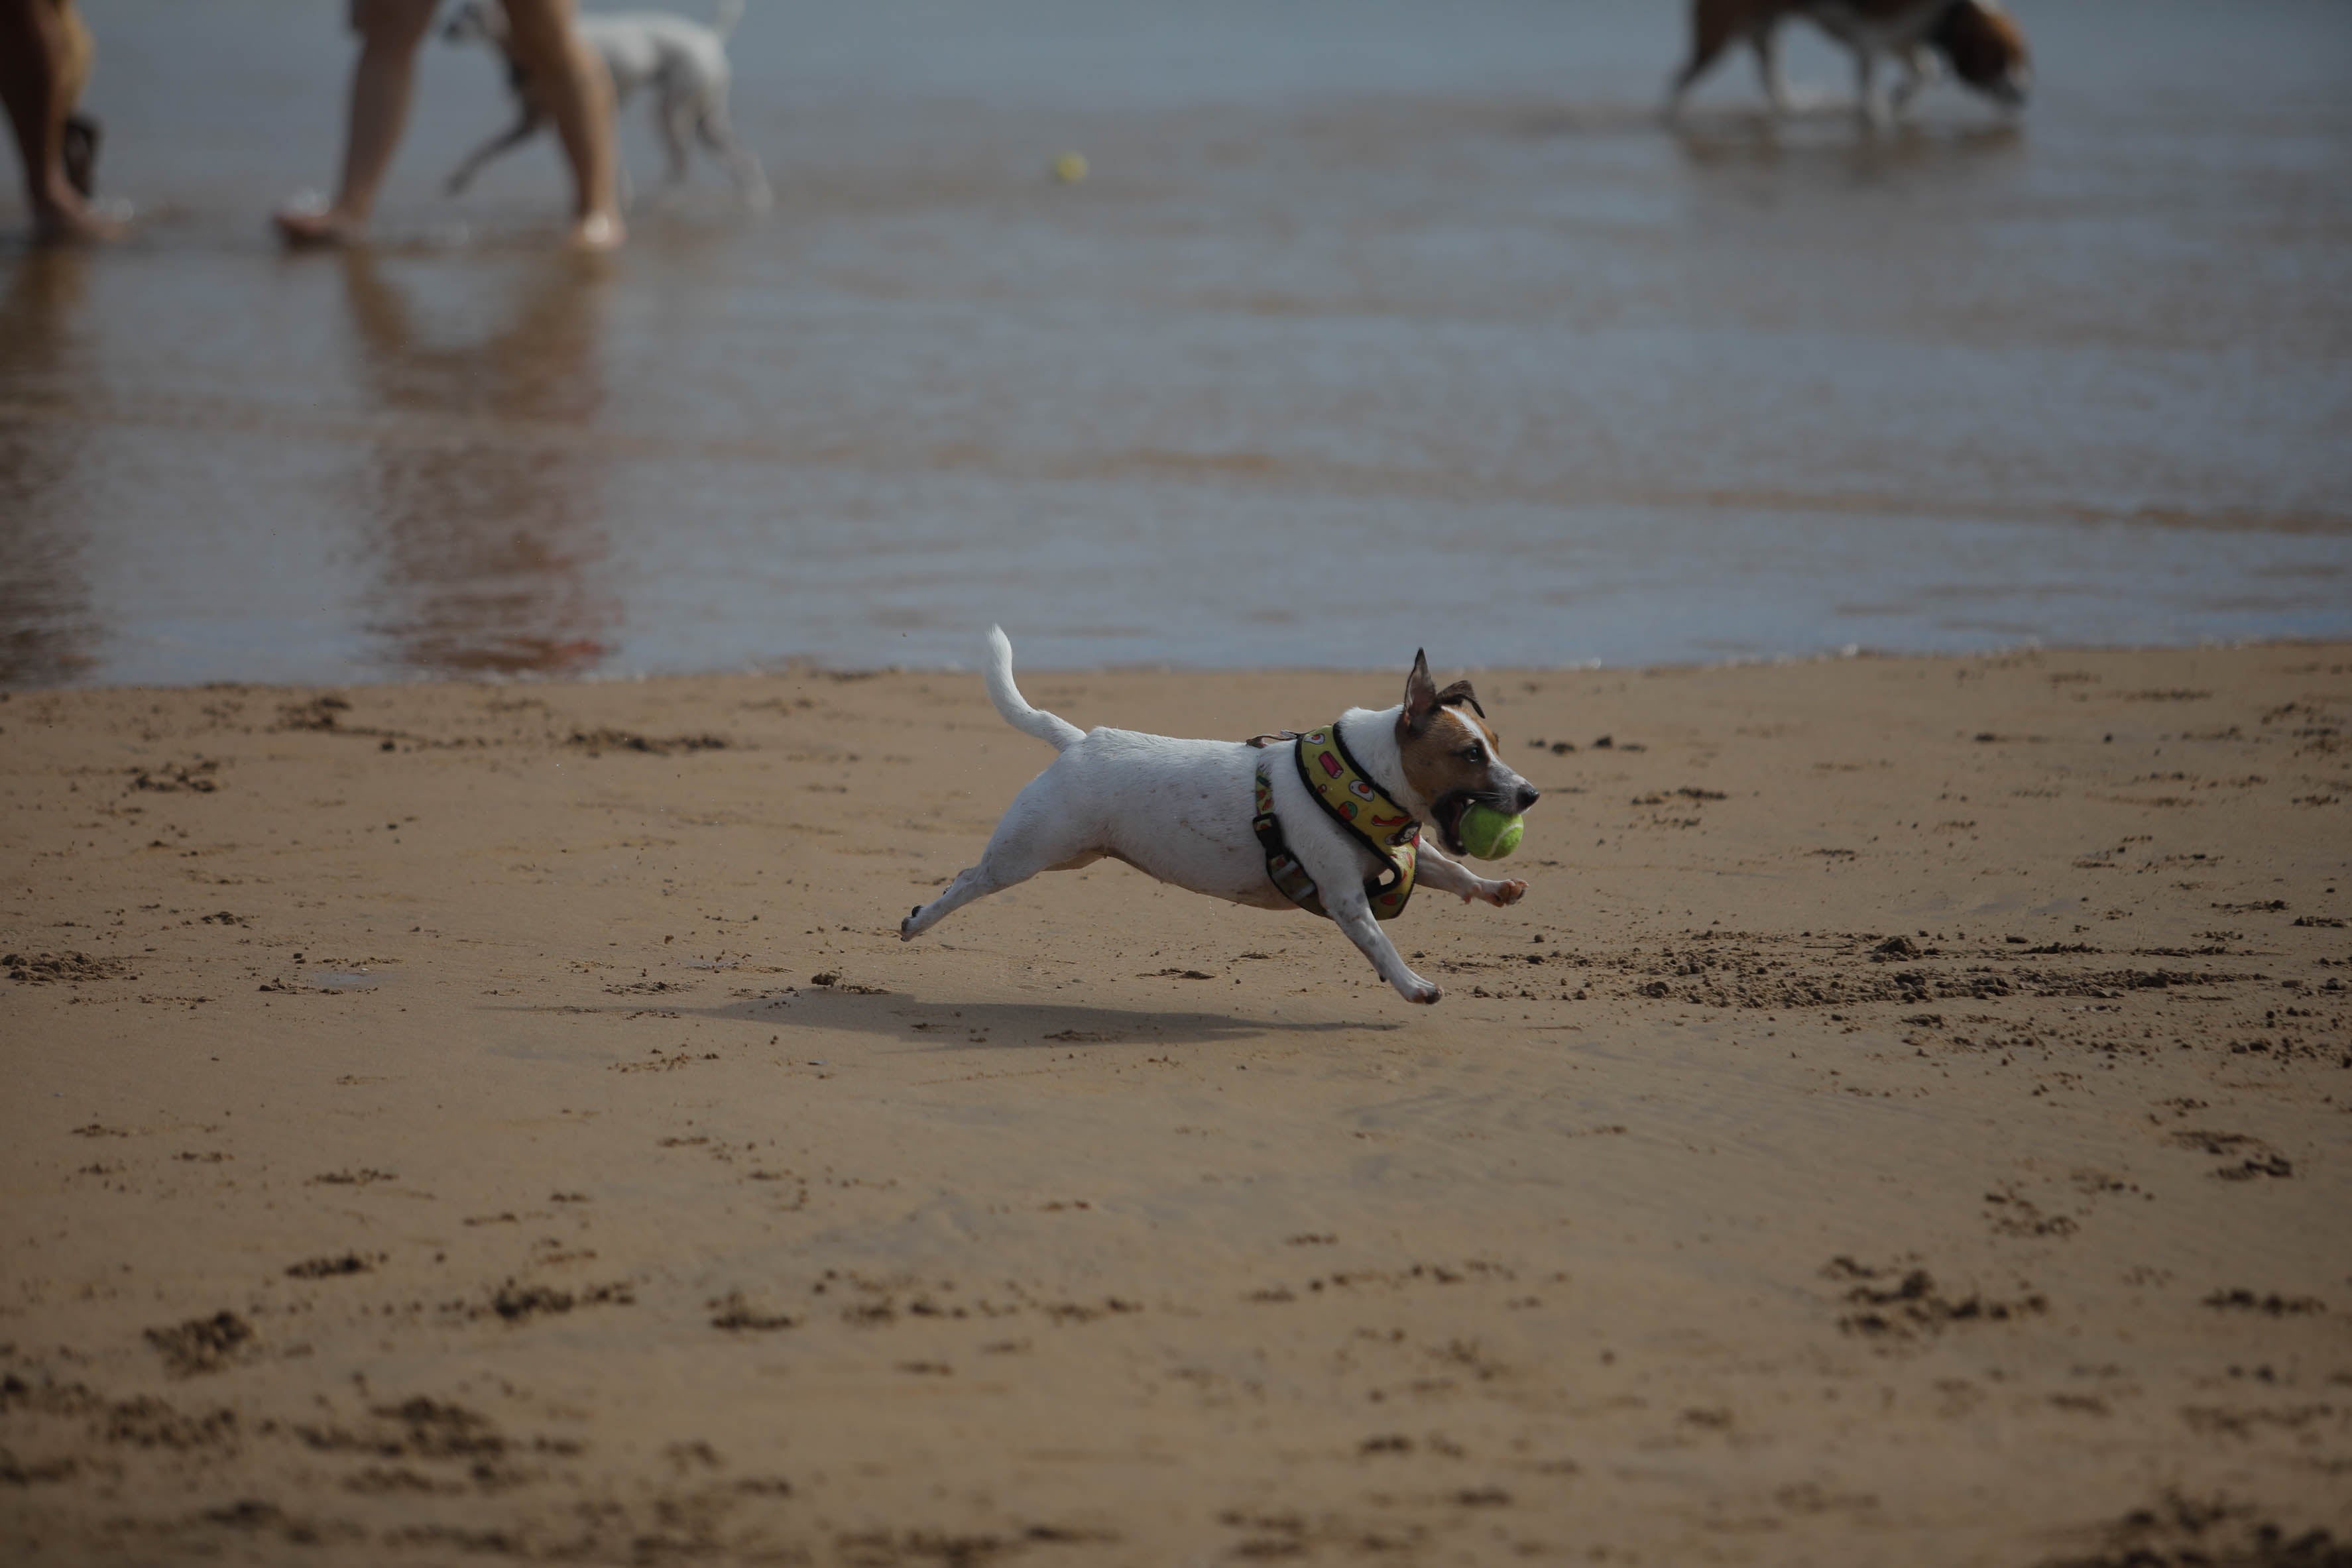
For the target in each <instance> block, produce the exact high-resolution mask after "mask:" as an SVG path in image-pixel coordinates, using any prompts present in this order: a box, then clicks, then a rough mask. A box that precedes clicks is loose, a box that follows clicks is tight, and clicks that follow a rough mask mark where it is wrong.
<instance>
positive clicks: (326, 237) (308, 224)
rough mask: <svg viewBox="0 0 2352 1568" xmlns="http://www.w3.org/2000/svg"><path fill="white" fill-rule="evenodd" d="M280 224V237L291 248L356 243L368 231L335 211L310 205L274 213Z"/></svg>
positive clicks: (301, 248) (326, 247)
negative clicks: (317, 208) (316, 208)
mask: <svg viewBox="0 0 2352 1568" xmlns="http://www.w3.org/2000/svg"><path fill="white" fill-rule="evenodd" d="M271 221H272V222H273V223H275V224H276V225H278V238H279V239H281V240H284V241H285V242H286V246H287V248H288V249H289V250H325V249H328V248H331V247H332V246H346V245H353V244H356V243H357V242H358V240H359V238H360V236H361V235H362V233H363V232H364V229H363V226H362V225H359V224H356V223H353V222H352V220H351V219H350V218H347V217H345V216H344V215H343V214H341V213H339V212H337V211H335V210H334V209H333V208H332V207H329V208H326V209H325V210H323V211H319V210H314V209H312V208H310V207H302V206H293V207H286V208H282V209H281V210H279V211H278V212H277V213H274V214H271Z"/></svg>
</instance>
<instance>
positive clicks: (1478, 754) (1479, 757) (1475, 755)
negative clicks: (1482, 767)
mask: <svg viewBox="0 0 2352 1568" xmlns="http://www.w3.org/2000/svg"><path fill="white" fill-rule="evenodd" d="M1462 755H1463V756H1465V757H1466V758H1469V759H1470V760H1471V761H1473V762H1484V761H1486V747H1483V746H1473V747H1470V749H1468V750H1467V751H1465V752H1464V753H1463V754H1462Z"/></svg>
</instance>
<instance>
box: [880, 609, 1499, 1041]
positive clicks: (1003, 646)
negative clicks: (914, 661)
mask: <svg viewBox="0 0 2352 1568" xmlns="http://www.w3.org/2000/svg"><path fill="white" fill-rule="evenodd" d="M988 695H989V698H990V700H991V701H992V702H994V703H995V704H996V711H997V712H998V713H1000V714H1002V715H1003V716H1004V721H1005V722H1006V723H1007V724H1009V725H1011V726H1013V728H1015V729H1017V730H1020V731H1021V732H1022V733H1023V734H1024V735H1032V736H1034V737H1037V738H1038V739H1039V740H1042V741H1045V742H1046V743H1047V744H1048V745H1050V746H1052V747H1054V748H1055V750H1057V751H1059V752H1060V753H1061V755H1060V756H1059V757H1057V758H1055V759H1054V762H1053V764H1052V766H1050V767H1048V768H1046V769H1045V772H1043V773H1041V774H1039V775H1038V776H1037V777H1036V778H1035V779H1031V780H1030V781H1029V784H1028V786H1027V787H1026V788H1025V789H1023V790H1022V791H1021V793H1020V795H1019V796H1018V797H1017V798H1016V799H1015V800H1013V805H1012V807H1011V809H1010V810H1007V811H1006V812H1005V813H1004V818H1003V821H1000V822H998V823H997V825H996V831H995V833H994V834H993V835H992V837H991V838H990V839H989V841H988V849H987V851H986V852H984V853H983V854H982V856H981V859H980V863H979V864H978V865H976V866H972V867H971V868H969V869H968V870H966V871H964V872H962V873H959V874H958V875H957V877H956V879H955V881H954V882H953V883H950V884H949V887H948V889H947V891H946V892H945V893H942V894H940V896H939V897H937V898H935V899H933V900H932V901H931V902H930V903H929V904H923V905H920V906H919V907H918V908H917V909H916V910H915V912H914V913H913V914H911V915H908V916H907V918H906V919H905V920H904V921H902V922H900V923H899V926H898V936H899V937H900V938H901V939H902V940H905V941H912V940H913V939H914V938H915V937H917V936H920V935H922V933H924V932H925V931H928V930H929V929H930V928H931V927H932V926H934V925H938V924H939V923H940V921H941V920H943V919H945V918H946V917H947V916H948V915H952V914H954V913H955V912H956V911H957V910H959V909H961V908H962V907H963V906H964V905H965V904H970V903H971V902H972V901H973V900H974V899H978V898H985V897H986V896H988V895H989V894H992V893H996V892H1000V891H1002V890H1003V889H1004V888H1008V887H1011V886H1013V885H1014V884H1015V883H1023V882H1026V881H1028V880H1029V879H1030V878H1031V877H1033V876H1035V875H1036V874H1037V873H1039V872H1041V871H1073V870H1076V868H1078V867H1080V866H1084V865H1089V864H1092V863H1093V862H1095V861H1097V860H1100V859H1101V858H1103V857H1104V856H1106V855H1108V856H1109V857H1110V858H1111V859H1113V860H1120V861H1125V862H1127V863H1128V864H1129V865H1131V866H1133V867H1135V868H1136V869H1137V870H1138V871H1141V872H1146V873H1150V875H1152V876H1155V877H1158V878H1159V879H1160V881H1162V882H1170V883H1175V884H1176V885H1177V886H1179V887H1187V888H1190V889H1192V891H1193V892H1195V893H1205V894H1209V895H1210V896H1211V897H1213V898H1223V899H1230V900H1231V901H1232V902H1234V903H1235V904H1251V905H1254V906H1255V907H1257V908H1261V909H1288V908H1291V907H1292V906H1293V905H1294V904H1303V905H1304V906H1305V907H1307V908H1308V909H1312V910H1316V911H1318V912H1320V913H1328V915H1330V917H1331V918H1332V919H1333V920H1334V921H1336V922H1337V923H1338V924H1339V928H1340V929H1341V930H1342V931H1345V932H1346V933H1347V934H1348V938H1349V941H1351V942H1353V943H1355V945H1356V946H1358V947H1360V948H1361V949H1362V950H1363V954H1364V956H1366V957H1367V958H1370V960H1371V961H1372V967H1374V968H1375V969H1378V970H1379V971H1380V973H1381V978H1382V979H1384V980H1386V981H1388V982H1389V984H1391V985H1392V986H1394V987H1395V988H1397V990H1398V992H1399V993H1400V994H1401V995H1402V996H1403V997H1404V998H1405V999H1406V1000H1408V1001H1414V1002H1433V1001H1435V1000H1437V999H1438V998H1439V997H1440V996H1442V995H1444V993H1443V992H1442V991H1440V990H1439V989H1438V988H1437V987H1435V986H1433V985H1431V984H1430V983H1429V982H1428V981H1427V980H1424V979H1423V978H1422V977H1420V976H1419V975H1416V974H1414V973H1413V972H1412V969H1410V968H1408V967H1406V965H1405V961H1404V960H1403V959H1402V958H1401V957H1399V956H1397V950H1396V946H1395V944H1393V943H1391V941H1390V940H1389V937H1388V934H1387V932H1385V931H1384V930H1382V929H1381V924H1380V922H1381V919H1383V918H1387V917H1389V916H1390V915H1394V914H1397V913H1401V912H1402V908H1403V904H1404V901H1405V899H1406V898H1407V897H1408V896H1410V894H1411V893H1412V886H1413V883H1414V879H1415V877H1416V875H1417V876H1418V879H1419V881H1420V882H1421V883H1423V884H1424V885H1426V886H1429V887H1432V888H1434V889H1436V890H1437V891H1439V892H1441V893H1453V894H1460V895H1461V896H1462V897H1463V898H1464V899H1465V901H1466V900H1469V899H1473V898H1483V899H1485V900H1486V902H1487V903H1489V904H1496V905H1501V904H1516V903H1517V902H1518V900H1519V898H1520V897H1521V896H1522V895H1523V894H1526V892H1527V890H1528V884H1527V883H1524V882H1489V881H1487V880H1486V878H1484V877H1482V876H1479V875H1477V874H1476V873H1473V872H1472V871H1470V870H1469V869H1468V868H1466V867H1465V866H1462V865H1460V864H1457V863H1456V862H1453V861H1450V860H1448V859H1446V858H1445V856H1444V855H1443V854H1441V853H1439V852H1438V851H1437V849H1436V847H1435V846H1434V845H1432V844H1428V843H1424V842H1422V841H1421V837H1420V835H1421V829H1422V827H1423V825H1424V824H1425V825H1427V826H1430V827H1433V828H1434V829H1435V830H1436V832H1437V836H1438V837H1439V838H1440V839H1442V840H1443V841H1444V844H1445V847H1446V848H1447V849H1450V850H1452V851H1453V852H1454V853H1456V854H1461V853H1464V852H1465V851H1464V847H1463V843H1462V837H1461V828H1462V816H1463V813H1464V812H1465V811H1466V810H1469V808H1470V807H1471V806H1473V805H1475V804H1485V805H1487V806H1491V807H1494V808H1496V809H1497V810H1503V811H1505V812H1508V813H1517V812H1520V811H1524V810H1527V809H1528V807H1529V806H1532V805H1534V804H1535V802H1536V799H1537V791H1536V789H1534V787H1533V786H1531V785H1530V784H1528V781H1527V780H1526V779H1522V778H1520V777H1519V776H1518V775H1517V773H1514V772H1513V771H1511V769H1510V768H1507V767H1505V766H1504V765H1503V763H1502V761H1501V759H1500V758H1497V757H1496V755H1495V733H1494V731H1493V730H1491V729H1489V728H1488V727H1486V722H1485V718H1486V716H1485V712H1484V710H1482V709H1479V708H1478V699H1477V697H1476V695H1474V694H1473V693H1472V691H1471V689H1470V683H1469V682H1467V681H1456V682H1455V683H1454V685H1450V686H1448V687H1446V688H1445V689H1444V691H1439V690H1438V689H1437V686H1436V685H1435V683H1433V681H1431V679H1430V678H1429V662H1428V660H1427V659H1425V658H1423V657H1422V656H1421V655H1420V654H1415V655H1414V656H1413V661H1412V674H1411V675H1409V676H1408V677H1406V680H1405V690H1404V701H1403V702H1402V703H1401V704H1399V705H1398V706H1395V707H1391V708H1382V709H1381V710H1379V711H1377V712H1374V711H1371V710H1369V709H1365V708H1349V710H1348V711H1347V712H1346V713H1344V714H1341V715H1340V716H1339V719H1338V721H1337V722H1336V723H1334V724H1331V725H1329V726H1327V727H1325V728H1323V729H1320V730H1314V731H1310V732H1308V733H1307V735H1305V736H1295V735H1288V734H1286V735H1283V736H1279V737H1275V736H1261V737H1258V738H1257V739H1256V740H1254V741H1231V740H1178V739H1174V738H1172V737H1168V736H1164V735H1144V734H1139V733H1138V732H1137V731H1134V730H1129V729H1095V730H1088V731H1085V732H1081V731H1080V730H1079V729H1078V727H1076V725H1073V724H1070V723H1068V722H1067V721H1066V720H1063V719H1060V718H1056V717H1055V716H1054V715H1052V714H1050V713H1044V712H1041V711H1040V710H1038V709H1036V708H1034V707H1031V706H1029V704H1028V703H1027V702H1026V701H1025V700H1024V698H1023V697H1022V695H1021V692H1020V690H1019V688H1018V687H1016V686H1014V685H1013V645H1012V643H1008V642H1006V641H1005V637H1004V633H1003V631H1001V630H999V629H998V628H996V627H990V628H989V632H988ZM1465 708H1467V709H1472V710H1477V716H1475V717H1473V716H1472V715H1471V714H1470V713H1468V712H1465V711H1464V710H1465ZM1276 741H1279V742H1295V743H1296V748H1295V749H1294V747H1293V746H1291V745H1288V744H1278V745H1268V744H1266V743H1268V742H1276ZM1350 791H1352V793H1350ZM1269 821H1271V823H1272V824H1273V825H1272V828H1271V831H1269V828H1268V826H1267V824H1268V823H1269ZM1318 900H1319V902H1318Z"/></svg>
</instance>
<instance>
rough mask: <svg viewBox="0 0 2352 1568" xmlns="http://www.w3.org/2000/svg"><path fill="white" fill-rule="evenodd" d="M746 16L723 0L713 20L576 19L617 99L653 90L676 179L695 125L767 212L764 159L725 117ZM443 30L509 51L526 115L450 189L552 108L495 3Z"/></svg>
mask: <svg viewBox="0 0 2352 1568" xmlns="http://www.w3.org/2000/svg"><path fill="white" fill-rule="evenodd" d="M742 15H743V0H719V15H718V16H717V17H716V18H715V20H714V22H713V25H712V26H708V27H706V26H703V25H702V24H701V23H699V22H690V21H688V20H687V19H686V18H685V17H684V16H671V15H670V14H669V13H668V12H667V11H629V12H623V13H617V14H608V15H604V16H598V15H595V14H593V13H583V14H582V15H581V16H580V17H579V19H578V20H577V22H576V23H575V24H574V25H575V26H577V27H578V28H579V30H580V38H581V41H582V42H583V43H585V44H586V45H587V46H588V47H590V48H592V49H593V50H595V51H596V54H597V56H598V57H599V58H601V59H603V60H604V68H605V70H606V71H608V72H610V73H611V75H612V78H613V96H614V101H615V103H616V105H618V104H625V103H627V102H628V101H629V97H630V95H631V94H632V93H634V92H635V91H636V89H639V88H641V87H650V88H652V89H654V92H655V95H656V96H655V100H654V124H655V126H656V128H657V129H658V130H659V131H661V136H662V144H663V145H664V146H665V147H667V149H668V151H669V179H670V183H672V184H674V185H675V184H682V183H685V180H686V177H687V172H688V152H687V138H688V133H689V132H690V133H691V134H693V135H694V136H696V137H698V138H700V139H701V141H702V144H703V145H704V146H705V147H707V148H709V151H710V152H711V153H712V155H713V156H715V157H717V158H718V159H719V161H720V162H723V163H725V164H726V166H727V172H729V174H730V175H731V176H732V177H733V178H734V181H735V188H736V189H737V190H738V191H740V192H741V193H742V197H743V204H744V205H746V206H749V207H751V208H754V209H764V208H766V207H767V206H768V205H769V204H771V203H772V200H773V198H772V196H771V195H770V193H769V191H768V176H767V174H766V172H764V171H763V170H761V167H760V160H759V159H757V158H756V157H754V156H752V154H751V152H749V151H748V150H746V149H745V148H744V147H743V146H742V145H741V144H740V142H738V141H736V140H735V131H734V128H733V127H732V126H731V125H730V124H729V122H728V119H727V89H728V85H729V83H730V80H731V79H732V73H731V72H730V70H729V68H728V65H727V36H728V34H730V33H731V32H733V31H734V30H735V24H736V23H737V21H739V20H740V19H741V17H742ZM441 36H442V37H443V38H445V39H446V40H447V41H448V42H450V43H453V44H462V43H470V42H476V41H479V42H481V43H485V44H488V45H489V46H490V47H492V48H495V49H497V50H498V51H499V53H500V54H501V55H504V56H505V57H506V61H507V85H508V86H509V87H510V88H511V89H513V90H514V95H515V106H516V108H517V110H519V111H520V116H521V117H520V119H519V120H516V121H515V123H514V125H513V126H512V127H510V128H509V130H507V131H504V132H502V133H500V134H499V135H497V136H494V137H492V138H491V139H490V140H489V141H486V142H484V143H483V144H482V145H481V146H480V147H478V148H477V149H475V151H474V152H473V154H472V155H471V156H469V157H468V158H467V160H466V161H465V162H462V163H460V164H458V165H457V170H456V171H455V172H453V173H451V174H450V176H449V186H448V189H449V193H450V194H451V195H453V196H454V195H456V194H457V193H458V192H460V191H462V190H464V189H465V188H466V186H467V183H468V182H470V181H471V180H472V179H473V177H474V176H475V175H476V174H478V173H479V172H481V168H482V165H483V164H485V163H488V162H489V161H490V160H491V159H493V158H496V157H498V156H499V154H500V153H502V152H508V151H509V150H510V149H512V148H514V147H517V146H519V145H520V144H521V143H522V142H524V141H529V140H530V137H531V136H532V135H533V134H534V133H535V132H537V131H538V130H539V128H540V127H541V125H542V124H544V123H546V120H547V118H548V115H547V110H546V107H545V106H544V105H543V104H541V102H540V100H539V97H538V94H537V93H536V92H535V91H534V90H533V89H532V86H531V82H530V78H529V76H527V75H526V74H525V73H524V71H523V69H522V68H521V67H520V65H519V64H517V63H516V61H515V57H514V54H513V52H512V51H511V50H509V48H508V47H507V32H506V13H505V12H504V11H503V10H501V9H499V7H498V6H497V5H493V4H491V3H490V0H465V3H464V4H463V5H459V6H458V7H457V10H456V12H454V13H453V14H452V15H451V16H450V18H449V25H448V26H446V27H445V28H444V29H442V34H441Z"/></svg>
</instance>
